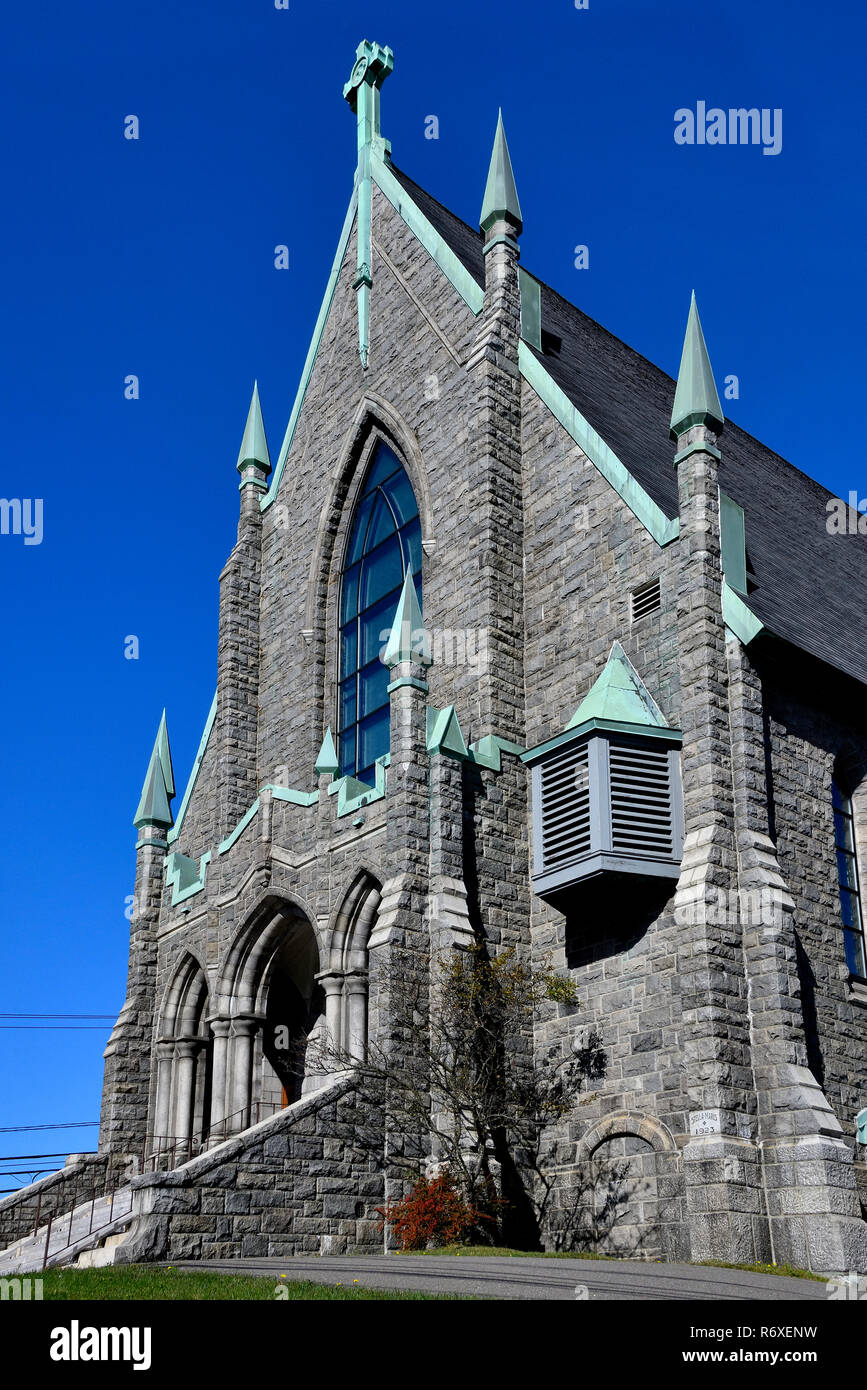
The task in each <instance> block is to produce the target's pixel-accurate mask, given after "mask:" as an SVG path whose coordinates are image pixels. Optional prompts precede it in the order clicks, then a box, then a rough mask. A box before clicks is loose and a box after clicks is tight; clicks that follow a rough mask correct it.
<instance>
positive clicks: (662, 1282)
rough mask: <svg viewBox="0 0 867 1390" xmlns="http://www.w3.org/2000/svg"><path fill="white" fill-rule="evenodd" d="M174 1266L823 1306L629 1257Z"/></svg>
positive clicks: (736, 1277) (764, 1286)
mask: <svg viewBox="0 0 867 1390" xmlns="http://www.w3.org/2000/svg"><path fill="white" fill-rule="evenodd" d="M175 1268H178V1269H191V1270H202V1269H212V1270H219V1271H220V1272H221V1273H225V1274H261V1275H269V1276H271V1277H273V1279H274V1282H275V1283H279V1281H280V1275H281V1274H285V1275H286V1277H287V1279H311V1280H313V1282H314V1283H317V1284H338V1283H342V1284H352V1283H354V1282H356V1281H357V1282H358V1283H359V1284H360V1285H363V1286H364V1287H366V1288H371V1289H401V1290H419V1291H422V1292H425V1293H454V1294H463V1295H470V1296H473V1295H474V1296H475V1297H477V1298H518V1299H569V1300H572V1301H574V1300H575V1299H576V1297H579V1295H578V1294H576V1285H579V1286H585V1287H586V1289H587V1293H586V1294H583V1293H582V1294H581V1295H580V1297H582V1298H585V1297H586V1298H589V1299H590V1301H597V1300H599V1299H628V1300H630V1301H633V1300H636V1299H641V1300H645V1299H651V1300H659V1299H665V1300H672V1299H674V1300H682V1301H684V1302H686V1301H692V1300H702V1301H711V1302H720V1301H721V1302H744V1301H746V1302H750V1301H756V1300H760V1301H768V1300H770V1301H774V1302H778V1301H782V1302H786V1301H788V1300H791V1299H797V1300H804V1301H816V1300H819V1301H824V1300H825V1299H826V1298H827V1291H826V1286H825V1285H824V1284H819V1283H816V1282H815V1281H814V1280H812V1279H788V1278H784V1277H782V1276H781V1275H776V1274H748V1273H746V1272H745V1271H744V1270H739V1269H710V1268H701V1267H696V1266H694V1265H675V1264H642V1263H636V1262H633V1261H627V1260H622V1261H621V1260H616V1261H607V1260H537V1259H533V1258H528V1259H522V1258H517V1259H516V1258H514V1257H511V1258H510V1257H509V1256H507V1255H472V1256H470V1255H459V1256H448V1255H345V1256H337V1255H324V1256H321V1257H320V1256H313V1255H310V1256H306V1255H296V1256H294V1257H293V1258H287V1259H283V1260H280V1259H255V1260H254V1259H247V1260H202V1261H198V1262H196V1263H188V1264H185V1263H180V1264H177V1265H176V1266H175Z"/></svg>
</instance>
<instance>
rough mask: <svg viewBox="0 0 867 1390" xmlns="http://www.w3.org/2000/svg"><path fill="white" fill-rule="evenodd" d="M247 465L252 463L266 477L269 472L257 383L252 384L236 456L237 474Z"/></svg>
mask: <svg viewBox="0 0 867 1390" xmlns="http://www.w3.org/2000/svg"><path fill="white" fill-rule="evenodd" d="M249 463H254V464H255V465H256V467H257V468H261V469H262V470H263V471H264V473H265V474H266V475H267V474H268V473H270V472H271V455H270V454H269V453H268V440H267V439H266V438H265V423H264V421H263V419H262V407H261V405H260V404H259V383H258V381H254V382H253V398H252V400H251V401H250V409H249V410H248V412H247V424H246V426H245V428H244V438H243V439H242V440H241V449H240V453H239V454H238V465H237V466H238V472H239V473H242V472H243V470H244V467H245V465H247V464H249Z"/></svg>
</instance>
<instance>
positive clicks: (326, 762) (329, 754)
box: [315, 725, 340, 777]
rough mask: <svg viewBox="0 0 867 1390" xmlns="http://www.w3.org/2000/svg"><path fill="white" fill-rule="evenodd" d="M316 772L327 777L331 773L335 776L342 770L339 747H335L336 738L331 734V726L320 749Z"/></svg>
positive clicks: (326, 731)
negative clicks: (338, 756) (338, 755)
mask: <svg viewBox="0 0 867 1390" xmlns="http://www.w3.org/2000/svg"><path fill="white" fill-rule="evenodd" d="M315 767H316V772H317V774H318V776H320V777H327V776H328V774H329V773H331V776H332V777H333V776H334V774H335V773H336V772H339V771H340V763H339V761H338V758H337V749H336V748H335V747H334V739H333V737H332V734H331V726H330V725H329V726H328V728H327V729H326V730H325V737H324V739H323V740H322V747H321V748H320V750H319V757H318V758H317V759H316V764H315Z"/></svg>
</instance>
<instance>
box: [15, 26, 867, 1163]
mask: <svg viewBox="0 0 867 1390" xmlns="http://www.w3.org/2000/svg"><path fill="white" fill-rule="evenodd" d="M362 37H368V38H371V39H376V40H378V41H379V42H381V43H389V44H391V46H392V47H393V48H394V50H395V55H396V56H395V70H394V73H393V75H392V76H391V77H390V78H389V79H388V82H387V83H386V85H385V88H384V91H383V129H384V133H385V134H386V135H387V136H388V137H389V138H390V139H391V141H392V144H393V152H394V158H395V160H396V161H397V163H399V164H400V165H401V166H402V167H403V168H404V169H406V170H407V172H408V173H409V174H410V175H411V176H412V177H413V178H415V179H417V180H418V181H419V182H420V183H422V184H424V185H425V186H426V187H427V188H429V189H430V191H431V192H432V193H433V194H435V195H436V196H437V197H439V198H440V199H441V200H442V201H443V202H446V203H447V204H448V205H449V206H450V207H452V208H453V209H454V210H455V211H456V212H458V213H459V214H460V215H461V216H463V217H465V218H466V219H467V220H469V221H475V219H476V218H477V217H478V212H479V208H480V205H481V199H482V193H483V189H484V182H485V175H486V171H487V163H488V157H489V153H490V147H491V141H492V137H493V132H494V126H495V122H496V114H497V107H498V105H500V104H502V106H503V111H504V117H505V121H506V130H507V133H508V138H509V143H510V147H511V152H512V158H513V163H514V166H515V172H516V177H517V182H518V189H519V193H520V197H521V203H522V207H523V213H524V219H525V229H524V235H523V239H522V246H523V257H524V263H525V264H526V265H527V267H528V268H529V269H531V270H533V271H534V272H535V273H536V274H537V275H539V276H540V277H541V278H543V279H545V280H547V281H549V282H550V283H551V284H553V285H554V286H555V287H556V288H557V289H559V290H560V291H561V292H562V293H563V294H565V295H566V296H567V297H569V298H571V299H573V300H574V301H575V302H577V303H578V304H579V305H580V306H581V307H582V308H583V309H584V310H585V311H586V312H588V313H589V314H591V315H592V316H593V317H595V318H597V319H599V320H600V321H601V322H602V323H603V324H605V325H606V327H608V328H610V329H611V330H612V331H614V332H615V333H617V334H618V336H620V337H622V338H624V339H625V340H626V341H627V342H629V343H630V344H632V346H634V347H636V348H638V349H639V350H640V351H641V352H643V353H644V354H646V355H647V356H648V357H650V358H651V359H652V360H654V361H655V362H658V363H659V364H660V365H661V366H663V367H664V368H666V369H667V370H668V371H670V372H674V371H675V370H676V368H677V362H678V359H679V353H680V347H681V341H682V335H683V329H684V324H685V319H686V312H687V308H688V302H689V292H690V289H691V288H692V287H693V286H695V288H696V291H697V294H698V297H699V305H700V309H701V314H702V318H703V322H704V327H705V332H706V335H707V339H708V343H709V347H710V352H711V357H712V361H713V363H714V367H715V369H716V374H717V379H718V381H720V382H721V381H722V379H723V377H724V376H725V375H726V374H728V373H736V374H737V375H738V377H739V379H740V388H741V399H740V400H739V401H737V402H730V403H728V404H727V406H726V409H727V413H728V414H729V415H730V416H732V417H733V418H734V419H736V420H737V421H738V422H739V423H740V424H742V425H744V426H745V427H746V428H747V429H749V430H751V431H752V432H753V433H755V434H757V435H758V436H759V437H760V438H761V439H762V440H764V441H765V442H766V443H768V444H770V445H771V446H772V447H774V448H775V449H777V450H778V451H779V452H780V453H782V454H784V455H785V456H786V457H788V458H790V459H791V460H792V462H794V463H796V464H797V465H798V466H799V467H801V468H803V469H804V470H805V471H807V472H810V473H812V474H813V475H814V476H816V477H818V478H820V479H821V481H823V482H824V483H825V484H826V485H827V486H828V487H829V488H831V489H832V490H834V491H835V492H837V493H838V494H841V495H843V496H846V495H847V494H848V492H849V490H850V489H856V490H859V491H860V495H863V494H864V493H865V492H867V469H865V466H864V461H863V446H862V432H863V421H862V409H861V403H862V402H863V398H864V371H865V363H864V352H863V323H864V321H865V317H867V305H865V290H864V274H863V245H864V225H865V217H867V208H865V201H867V198H865V184H867V181H865V168H864V164H865V156H864V134H865V119H864V111H863V54H864V51H865V40H867V34H865V18H864V11H863V6H862V4H861V3H857V4H856V3H843V2H842V0H832V2H831V3H825V4H823V5H816V4H815V3H810V4H807V3H804V2H803V0H773V2H772V3H770V2H769V0H730V2H729V3H727V4H719V3H700V2H699V0H693V3H691V4H689V5H686V6H685V5H684V4H683V3H682V0H681V3H677V4H674V3H670V0H590V8H589V9H588V10H586V11H578V10H576V9H575V8H574V3H573V0H542V3H537V4H535V5H528V4H526V3H520V4H519V3H516V0H497V3H495V4H493V5H492V4H485V5H482V4H468V3H466V0H438V3H437V4H436V5H428V4H408V3H407V0H392V3H369V4H366V3H359V4H354V3H344V2H343V0H328V2H327V3H325V0H290V9H289V10H288V11H282V10H276V9H275V8H274V5H273V0H209V3H207V4H204V3H198V4H191V3H184V2H183V0H180V3H178V2H177V0H176V2H175V3H171V4H169V3H168V0H162V3H150V4H147V3H138V4H135V5H125V4H118V3H117V0H112V3H92V2H91V3H85V4H79V5H70V4H68V3H65V4H61V3H58V0H47V2H46V3H42V4H39V5H38V6H30V7H17V13H13V11H12V10H11V9H9V10H7V13H6V18H5V33H4V35H3V40H4V42H3V48H4V50H5V51H4V55H3V58H2V60H0V62H2V69H0V71H2V81H0V115H2V132H3V136H2V138H3V190H4V198H3V216H2V218H0V242H2V252H3V255H2V262H0V263H2V268H3V269H2V277H0V296H2V303H0V322H2V324H3V333H2V341H0V354H2V357H0V398H2V413H3V430H2V440H3V483H2V493H3V495H4V496H6V497H21V498H32V497H41V498H43V499H44V527H45V531H44V540H43V543H42V544H41V545H40V546H30V547H25V546H24V545H23V543H22V539H21V538H20V537H13V536H0V571H2V585H3V588H2V593H3V667H4V670H3V676H4V678H3V681H2V688H0V701H2V706H3V709H2V728H3V754H4V757H3V766H4V775H3V779H2V796H0V845H2V851H0V857H2V863H0V980H2V987H0V1012H6V1013H8V1012H34V1013H35V1012H70V1013H113V1012H115V1011H116V1010H117V1009H118V1008H119V1006H120V1004H121V1002H122V1000H123V996H124V984H125V975H126V955H127V938H128V923H127V921H126V919H125V917H124V901H125V897H126V895H127V894H128V893H131V891H132V884H133V874H134V854H133V845H134V842H135V832H134V830H133V828H132V825H131V819H132V815H133V813H134V809H135V806H136V802H137V798H138V795H139V791H140V788H141V782H142V778H143V775H144V771H145V766H146V762H147V757H148V754H149V752H150V748H151V745H152V742H153V738H154V734H155V731H156V726H157V721H158V719H159V714H160V711H161V709H162V707H163V704H165V705H166V706H167V707H168V719H169V732H170V735H171V740H172V748H173V752H174V760H175V771H176V780H177V781H178V783H179V785H180V787H181V788H183V786H184V785H185V783H186V779H187V775H188V771H189V768H190V764H191V761H192V758H193V756H194V753H195V749H196V747H197V744H198V740H199V737H200V733H201V729H202V725H203V722H204V719H205V715H206V713H207V710H208V706H209V704H210V700H211V696H212V693H213V688H214V682H215V671H216V635H217V597H218V586H217V576H218V574H219V571H220V569H221V567H222V564H223V562H224V560H225V558H226V556H227V554H228V552H229V550H230V548H231V546H232V544H233V541H234V535H235V526H236V521H237V509H238V490H237V485H238V477H237V474H236V472H235V460H236V457H237V451H238V446H239V443H240V437H241V433H242V430H243V425H244V419H245V415H246V410H247V405H248V402H249V397H250V392H251V388H252V382H253V378H254V376H258V379H259V386H260V393H261V397H262V403H263V408H264V412H265V423H266V426H267V429H268V434H269V441H270V445H271V452H272V457H276V454H277V451H278V449H279V445H280V441H281V439H282V436H283V431H284V429H285V425H286V421H287V418H288V414H289V410H290V408H291V404H292V400H293V397H294V393H295V387H296V383H297V378H298V374H299V371H300V368H301V364H302V362H303V359H304V356H305V353H306V350H307V344H308V341H309V337H310V333H311V330H312V327H313V323H314V320H315V317H316V312H317V309H318V304H319V301H320V298H321V295H322V291H323V288H324V284H325V280H326V278H327V275H328V270H329V268H330V264H331V260H332V257H333V254H334V249H335V246H336V243H337V238H338V236H339V232H340V228H341V224H342V220H343V216H344V212H345V208H346V204H347V202H348V199H349V195H350V191H351V187H352V178H353V171H354V150H355V133H354V121H353V118H352V116H351V115H350V112H349V109H348V107H347V106H346V103H345V102H344V101H343V99H342V95H341V91H342V86H343V83H344V81H345V80H346V78H347V77H348V75H349V71H350V68H351V66H352V61H353V55H354V51H355V47H356V45H357V43H358V41H359V40H360V39H361V38H362ZM699 100H703V101H706V102H707V104H708V105H709V106H712V105H719V106H721V107H723V108H728V107H730V106H758V107H768V108H775V107H779V108H782V110H783V149H782V153H781V154H780V155H778V156H776V157H768V156H764V155H762V153H761V150H760V149H757V148H752V147H749V148H740V147H738V148H726V147H722V148H714V147H708V146H705V147H703V148H700V147H693V148H685V147H679V146H677V145H675V143H674V140H673V129H674V120H673V116H674V111H675V110H676V109H677V108H679V107H682V106H691V107H693V108H694V107H695V104H696V102H697V101H699ZM129 114H135V115H137V116H138V117H139V119H140V123H141V138H140V139H139V140H138V141H137V142H131V141H127V140H125V139H124V138H123V123H124V117H125V116H127V115H129ZM431 114H435V115H437V116H438V117H439V121H440V138H439V140H438V141H431V140H426V139H425V138H424V122H425V117H426V116H428V115H431ZM278 243H286V244H288V246H289V248H290V260H291V266H290V269H289V270H288V271H285V272H280V271H277V270H275V269H274V265H273V258H274V252H273V248H274V246H275V245H276V244H278ZM578 243H585V244H587V245H588V246H589V248H590V258H591V259H590V269H589V271H577V270H575V269H574V267H573V248H574V247H575V245H576V244H578ZM374 312H375V300H374ZM128 373H135V374H137V375H138V376H139V378H140V381H141V398H140V399H139V400H138V401H125V400H124V395H123V382H124V377H125V376H126V375H127V374H128ZM127 634H135V635H137V636H138V638H139V639H140V644H141V655H140V659H139V660H138V661H127V660H125V659H124V656H123V642H124V637H125V636H126V635H127ZM0 1022H2V1023H5V1022H7V1020H0ZM106 1032H107V1029H106ZM104 1042H105V1033H104V1032H100V1031H86V1032H80V1033H77V1032H58V1031H51V1032H41V1031H37V1032H19V1031H9V1030H4V1031H2V1032H0V1076H2V1087H0V1125H3V1126H9V1125H16V1124H39V1123H48V1122H56V1121H72V1120H87V1119H93V1118H95V1117H96V1115H97V1113H98V1101H99V1090H100V1083H101V1075H102V1062H101V1051H102V1047H103V1046H104ZM95 1137H96V1136H95V1131H81V1132H80V1133H79V1132H76V1131H72V1132H70V1134H69V1135H68V1136H67V1143H64V1141H63V1138H62V1136H57V1135H34V1136H14V1135H0V1154H11V1153H15V1154H17V1153H40V1152H45V1151H48V1150H52V1151H53V1150H55V1149H60V1148H64V1147H67V1146H70V1147H72V1148H73V1149H74V1148H79V1147H80V1148H86V1147H89V1146H90V1145H91V1144H93V1143H95ZM13 1181H14V1180H12V1179H10V1180H9V1181H7V1182H2V1181H0V1186H11V1185H12V1184H13Z"/></svg>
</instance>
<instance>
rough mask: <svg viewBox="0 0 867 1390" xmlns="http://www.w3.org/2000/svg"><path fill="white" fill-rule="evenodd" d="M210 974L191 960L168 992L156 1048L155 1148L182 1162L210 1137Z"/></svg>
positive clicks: (182, 964)
mask: <svg viewBox="0 0 867 1390" xmlns="http://www.w3.org/2000/svg"><path fill="white" fill-rule="evenodd" d="M208 1001H209V991H208V983H207V978H206V975H205V972H204V970H203V968H202V966H201V965H200V963H199V962H198V961H197V960H196V958H195V957H194V956H192V955H189V954H188V955H186V956H185V957H184V958H183V959H182V961H181V962H180V964H179V966H178V968H177V970H176V971H175V974H174V977H173V979H172V982H171V984H170V986H169V988H168V991H167V992H166V997H165V1000H164V1003H163V1008H162V1012H161V1015H160V1017H161V1023H160V1029H159V1033H158V1035H157V1043H156V1054H157V1055H156V1061H157V1084H156V1105H155V1113H154V1124H153V1135H152V1147H153V1151H154V1152H155V1153H156V1154H163V1153H169V1154H170V1156H171V1158H172V1162H173V1163H177V1162H179V1161H183V1158H184V1157H190V1156H191V1155H192V1154H193V1153H195V1152H196V1151H197V1150H198V1148H200V1147H201V1146H202V1145H203V1144H204V1143H205V1142H206V1141H207V1137H208V1127H209V1123H210V1113H211V1089H212V1076H213V1068H212V1063H213V1052H212V1039H211V1033H210V1030H209V1028H208V1022H207V1015H208Z"/></svg>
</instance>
